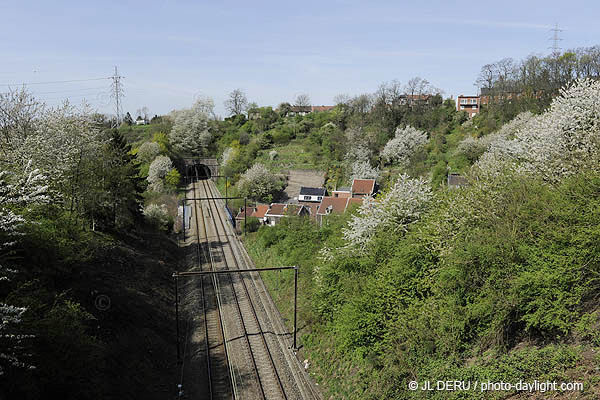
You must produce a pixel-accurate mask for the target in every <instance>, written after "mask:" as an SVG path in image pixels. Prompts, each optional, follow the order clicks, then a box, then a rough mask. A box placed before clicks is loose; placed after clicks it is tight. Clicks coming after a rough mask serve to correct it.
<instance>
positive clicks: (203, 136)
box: [169, 99, 214, 155]
mask: <svg viewBox="0 0 600 400" xmlns="http://www.w3.org/2000/svg"><path fill="white" fill-rule="evenodd" d="M213 108H214V103H213V101H212V100H210V99H201V100H198V101H197V102H196V103H195V104H194V106H193V107H192V108H189V109H183V110H178V111H174V112H173V113H172V115H171V117H172V118H173V128H172V130H171V133H170V134H169V141H170V142H171V144H172V145H173V148H174V149H175V150H176V151H179V152H182V153H184V154H190V155H201V154H202V153H203V152H204V149H205V148H206V146H208V145H209V144H210V142H211V141H212V133H211V132H210V127H209V120H210V116H211V115H212V110H213Z"/></svg>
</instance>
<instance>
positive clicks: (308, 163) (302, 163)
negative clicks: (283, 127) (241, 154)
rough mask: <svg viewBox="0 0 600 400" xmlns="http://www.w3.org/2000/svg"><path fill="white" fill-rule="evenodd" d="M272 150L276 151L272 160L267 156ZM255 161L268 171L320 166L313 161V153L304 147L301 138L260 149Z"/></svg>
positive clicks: (316, 167)
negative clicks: (270, 147) (275, 155)
mask: <svg viewBox="0 0 600 400" xmlns="http://www.w3.org/2000/svg"><path fill="white" fill-rule="evenodd" d="M272 150H275V151H276V152H277V157H275V159H273V160H271V158H270V156H269V152H271V151H272ZM256 161H257V162H260V163H262V164H264V165H265V166H266V167H267V168H268V169H269V170H270V171H273V172H275V173H282V172H285V171H287V170H290V169H319V167H320V165H318V164H316V163H315V160H314V155H313V154H312V153H310V152H307V151H306V147H305V146H304V144H303V143H302V141H301V140H294V141H292V142H290V143H288V144H286V145H281V146H275V147H273V148H272V149H268V150H261V151H260V153H259V154H258V156H257V158H256Z"/></svg>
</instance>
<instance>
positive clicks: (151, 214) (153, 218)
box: [144, 204, 169, 230]
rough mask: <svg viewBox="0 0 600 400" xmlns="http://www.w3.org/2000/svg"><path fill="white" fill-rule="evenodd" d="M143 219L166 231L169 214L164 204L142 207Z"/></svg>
mask: <svg viewBox="0 0 600 400" xmlns="http://www.w3.org/2000/svg"><path fill="white" fill-rule="evenodd" d="M144 218H145V219H146V221H147V222H148V223H150V224H151V225H153V226H155V227H157V228H159V229H162V230H166V229H167V228H168V226H169V212H168V210H167V206H166V204H161V205H160V206H159V205H158V204H150V205H148V206H147V207H144Z"/></svg>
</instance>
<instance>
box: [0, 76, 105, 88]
mask: <svg viewBox="0 0 600 400" xmlns="http://www.w3.org/2000/svg"><path fill="white" fill-rule="evenodd" d="M112 78H113V77H112V76H109V77H105V78H88V79H71V80H68V81H48V82H21V83H0V86H21V85H22V86H31V85H51V84H55V83H71V82H87V81H100V80H105V79H112Z"/></svg>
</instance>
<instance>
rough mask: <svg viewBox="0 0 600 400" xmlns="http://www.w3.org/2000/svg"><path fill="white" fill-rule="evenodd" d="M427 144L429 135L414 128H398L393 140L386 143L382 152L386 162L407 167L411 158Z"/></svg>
mask: <svg viewBox="0 0 600 400" xmlns="http://www.w3.org/2000/svg"><path fill="white" fill-rule="evenodd" d="M425 143H427V134H426V133H425V132H423V131H420V130H418V129H416V128H413V127H412V126H406V127H405V128H400V127H398V128H397V129H396V134H395V136H394V138H393V139H391V140H390V141H389V142H387V143H386V145H385V147H384V148H383V151H382V152H381V156H382V158H383V159H384V160H385V161H386V162H392V163H398V164H400V165H401V166H404V167H405V166H407V165H408V162H409V161H410V158H411V157H412V156H413V155H414V154H415V153H416V152H417V151H418V150H419V149H420V148H422V147H423V146H424V145H425Z"/></svg>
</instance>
